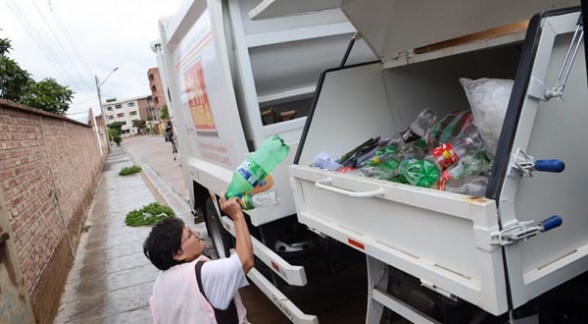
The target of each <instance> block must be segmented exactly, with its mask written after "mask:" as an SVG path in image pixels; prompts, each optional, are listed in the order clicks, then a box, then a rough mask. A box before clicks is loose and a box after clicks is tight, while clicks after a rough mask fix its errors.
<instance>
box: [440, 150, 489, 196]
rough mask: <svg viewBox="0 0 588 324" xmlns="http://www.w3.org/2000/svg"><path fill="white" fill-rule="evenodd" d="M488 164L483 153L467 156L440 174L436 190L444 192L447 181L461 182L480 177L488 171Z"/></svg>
mask: <svg viewBox="0 0 588 324" xmlns="http://www.w3.org/2000/svg"><path fill="white" fill-rule="evenodd" d="M489 165H490V162H489V160H488V157H487V156H486V153H485V152H484V151H480V152H476V153H474V154H468V155H466V156H464V157H463V158H462V159H460V160H459V161H458V162H457V163H455V164H453V165H452V166H450V167H449V168H447V170H445V171H443V173H441V178H440V179H439V183H438V184H437V189H439V190H445V185H446V183H447V181H449V180H462V179H465V178H468V177H471V176H477V175H480V174H482V173H484V172H486V171H487V170H488V166H489Z"/></svg>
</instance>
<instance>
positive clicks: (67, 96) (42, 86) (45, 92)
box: [19, 78, 73, 115]
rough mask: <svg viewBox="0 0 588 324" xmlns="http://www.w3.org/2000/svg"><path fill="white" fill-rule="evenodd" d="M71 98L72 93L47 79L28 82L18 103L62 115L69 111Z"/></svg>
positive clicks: (52, 80)
mask: <svg viewBox="0 0 588 324" xmlns="http://www.w3.org/2000/svg"><path fill="white" fill-rule="evenodd" d="M72 97H73V91H71V90H70V89H68V88H67V87H63V86H61V85H60V84H59V83H57V81H55V80H54V79H51V78H47V79H44V80H43V81H40V82H30V83H29V84H28V85H27V87H26V88H25V93H24V94H23V95H22V96H21V97H20V99H19V102H20V103H22V104H24V105H27V106H31V107H36V108H40V109H43V110H45V111H49V112H52V113H56V114H61V115H63V114H65V112H66V111H67V110H68V109H69V103H71V99H72Z"/></svg>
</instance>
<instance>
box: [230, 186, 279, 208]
mask: <svg viewBox="0 0 588 324" xmlns="http://www.w3.org/2000/svg"><path fill="white" fill-rule="evenodd" d="M279 203H280V199H279V198H278V192H277V190H269V191H263V192H260V193H257V194H255V195H252V194H245V195H243V196H242V197H241V199H239V204H240V205H241V209H243V210H250V209H254V208H258V207H269V206H274V205H277V204H279Z"/></svg>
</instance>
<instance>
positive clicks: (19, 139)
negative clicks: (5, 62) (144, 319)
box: [0, 100, 104, 323]
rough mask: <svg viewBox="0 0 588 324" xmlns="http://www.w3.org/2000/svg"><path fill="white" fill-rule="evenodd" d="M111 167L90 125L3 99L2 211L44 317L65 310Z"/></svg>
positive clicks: (0, 140) (0, 141) (33, 299)
mask: <svg viewBox="0 0 588 324" xmlns="http://www.w3.org/2000/svg"><path fill="white" fill-rule="evenodd" d="M103 164H104V159H103V157H102V156H101V154H100V149H99V147H98V141H97V138H96V133H95V131H94V130H93V129H92V128H91V127H89V126H88V125H84V124H81V123H78V122H75V121H72V120H69V119H67V118H64V117H61V116H57V115H54V114H50V113H46V112H43V111H40V110H37V109H31V108H28V107H25V106H22V105H17V104H14V103H11V102H8V101H5V100H0V190H1V191H2V195H1V196H2V197H3V201H0V203H2V204H3V210H4V211H5V213H0V216H2V215H5V216H4V217H7V218H8V219H7V220H5V221H6V223H8V224H9V228H7V229H4V230H5V231H7V232H8V233H9V235H10V239H9V240H11V241H12V243H13V245H14V247H15V249H16V255H17V258H18V263H19V268H20V271H21V272H22V277H23V278H24V285H25V287H26V290H27V292H28V295H29V298H30V301H31V303H32V308H33V312H34V315H35V319H36V321H37V322H40V323H45V322H50V321H52V319H53V317H54V316H55V314H56V312H57V307H58V305H59V299H60V298H59V297H60V295H61V293H62V290H63V287H64V283H65V280H66V278H67V273H68V271H69V269H70V268H71V265H72V262H73V259H74V253H75V247H76V245H77V242H78V240H79V236H80V233H81V227H82V226H83V224H84V220H85V218H86V216H87V213H88V209H89V208H90V204H91V202H92V196H93V193H94V190H95V188H96V185H97V183H98V179H99V176H100V173H101V170H102V167H103ZM2 284H4V283H2ZM0 307H1V305H0Z"/></svg>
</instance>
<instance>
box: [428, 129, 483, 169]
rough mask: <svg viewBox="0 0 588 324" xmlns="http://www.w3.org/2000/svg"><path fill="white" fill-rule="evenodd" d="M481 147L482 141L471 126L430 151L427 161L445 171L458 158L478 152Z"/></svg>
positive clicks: (476, 130)
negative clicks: (432, 162)
mask: <svg viewBox="0 0 588 324" xmlns="http://www.w3.org/2000/svg"><path fill="white" fill-rule="evenodd" d="M483 147H484V141H483V140H482V137H481V136H480V133H479V132H478V129H477V128H476V127H475V126H471V127H469V128H468V129H467V130H466V131H464V132H463V133H462V134H461V135H459V136H458V137H455V138H454V139H452V140H451V141H449V142H448V143H445V144H442V145H440V146H437V147H436V148H434V149H433V150H431V154H430V155H429V156H428V157H427V159H429V160H431V161H434V162H435V163H436V164H437V165H438V166H439V168H440V169H441V170H445V169H447V168H448V167H449V166H451V165H452V164H454V163H456V162H457V161H459V159H460V157H463V156H466V155H467V154H468V153H474V152H478V151H480V150H481V149H483Z"/></svg>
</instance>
